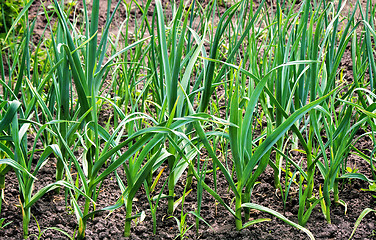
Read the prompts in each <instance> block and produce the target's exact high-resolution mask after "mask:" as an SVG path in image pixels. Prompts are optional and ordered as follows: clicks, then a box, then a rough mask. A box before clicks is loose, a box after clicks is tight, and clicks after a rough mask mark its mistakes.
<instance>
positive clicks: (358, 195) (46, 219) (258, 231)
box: [0, 1, 376, 239]
mask: <svg viewBox="0 0 376 240" xmlns="http://www.w3.org/2000/svg"><path fill="white" fill-rule="evenodd" d="M35 4H39V3H38V1H36V2H35ZM37 8H38V6H37V5H34V6H33V8H32V9H31V12H32V11H34V13H36V11H37ZM101 11H103V12H102V13H101V14H102V15H103V16H105V13H106V12H105V11H106V7H104V8H101ZM121 11H122V10H120V12H121ZM136 14H139V13H136ZM38 18H39V17H38ZM100 19H102V20H101V21H100V22H102V24H104V22H103V18H100ZM119 21H121V20H120V19H119ZM38 24H39V25H37V27H36V31H38V30H41V29H43V28H44V26H45V21H44V20H43V19H40V21H39V20H38ZM39 34H40V33H39ZM38 37H39V38H40V35H39V36H38V33H37V34H36V36H35V38H36V39H35V41H38V39H39V38H38ZM350 65H351V54H350V53H349V51H348V52H347V53H346V54H345V55H344V59H343V65H342V67H344V68H345V69H346V71H347V74H348V75H347V77H348V78H349V80H351V78H352V69H351V67H350ZM109 115H110V114H107V116H109ZM357 147H359V148H360V149H373V148H374V146H373V143H372V140H371V139H369V138H362V139H360V141H359V142H358V146H357ZM348 161H349V164H350V165H351V166H354V165H355V166H356V167H357V168H358V169H359V172H362V173H364V174H369V165H367V163H364V162H363V161H362V160H361V159H360V158H357V157H356V156H353V155H350V157H349V160H348ZM55 168H56V167H55V164H54V162H53V160H50V162H49V164H46V165H45V166H44V167H43V168H42V169H41V170H40V172H39V175H38V176H37V177H38V180H37V181H36V183H35V185H36V190H38V189H40V188H42V187H43V186H46V185H47V184H49V183H52V182H53V181H54V177H55ZM119 174H120V176H122V173H121V170H119ZM218 174H219V176H218V185H217V186H218V194H219V195H220V196H221V197H222V198H223V199H224V200H225V202H226V203H227V204H231V202H232V200H233V197H234V196H233V194H232V193H231V192H229V189H228V184H227V183H226V181H225V178H224V177H223V175H222V174H221V173H220V172H218ZM318 175H319V173H318ZM111 176H112V177H111V178H107V179H106V180H105V182H104V184H103V188H102V192H101V194H100V196H99V199H98V201H97V204H98V205H97V207H98V208H101V207H105V206H109V205H113V204H115V202H116V200H117V199H118V197H119V196H120V194H121V193H120V191H119V187H118V184H117V182H116V180H115V178H114V176H113V175H111ZM166 178H167V173H165V174H164V175H163V177H162V179H161V180H160V182H159V184H158V186H157V191H160V190H161V186H162V185H163V182H164V181H165V180H166ZM182 179H185V178H184V177H183V178H182ZM259 181H260V183H259V184H257V185H256V187H255V189H254V191H253V194H252V202H254V203H257V204H260V205H262V206H265V207H268V208H271V209H273V210H275V211H277V212H279V213H282V214H284V215H285V216H286V217H287V218H289V219H290V220H292V221H294V222H297V217H296V216H297V212H298V197H297V194H296V191H295V193H294V192H293V190H291V191H292V192H291V193H290V198H289V200H288V203H287V205H286V208H285V209H283V204H282V200H281V199H280V197H279V194H276V192H275V187H274V184H273V171H272V169H271V168H269V167H268V168H267V170H266V171H265V172H264V173H263V174H262V175H261V177H260V178H259ZM17 182H18V181H17V178H16V176H15V174H14V172H9V173H8V174H7V176H6V189H5V201H4V202H3V206H2V211H1V215H0V218H5V223H7V222H12V223H11V224H9V225H8V226H7V227H5V229H0V239H22V215H21V209H20V208H18V207H17V206H16V205H18V204H19V200H18V199H19V192H18V183H17ZM205 182H206V183H207V184H208V185H209V186H211V187H214V183H213V180H212V175H207V177H206V179H205ZM196 187H197V183H196V182H195V181H194V183H193V185H192V188H193V191H192V192H191V193H190V194H189V195H188V196H187V198H186V199H185V204H184V210H183V211H184V213H187V212H189V211H193V210H195V208H196V205H197V200H196V196H197V195H196V194H197V192H196ZM183 188H184V183H183V182H180V183H179V184H178V186H177V187H176V194H177V197H180V196H181V195H182V193H183ZM365 188H368V185H367V184H366V183H364V182H362V181H359V180H352V181H350V182H349V181H345V182H343V183H341V184H340V198H341V199H342V200H344V201H345V202H346V203H347V205H348V211H347V213H346V214H345V213H344V208H343V207H342V206H333V207H332V212H331V218H332V224H327V223H326V221H325V219H324V216H323V214H322V213H321V209H320V205H317V206H316V208H315V209H314V210H313V213H312V215H311V217H310V220H309V221H308V223H307V226H306V227H307V228H308V229H309V230H310V231H311V232H312V233H313V235H314V236H315V237H316V238H317V239H348V238H349V237H350V235H351V232H352V230H353V227H354V224H355V221H356V219H357V218H358V217H359V215H360V213H361V212H362V211H363V210H364V209H365V208H373V209H375V208H376V199H374V198H373V197H372V193H370V192H366V191H362V190H361V189H365ZM136 199H137V201H136V202H135V206H136V207H134V213H136V210H137V212H141V211H145V213H146V217H145V219H144V221H143V222H140V223H138V224H137V225H136V224H133V225H132V230H131V231H132V234H131V239H174V238H175V237H176V236H177V235H178V234H179V231H178V228H177V224H176V221H175V219H173V218H168V216H167V215H166V212H167V204H166V203H167V202H166V201H165V200H162V201H161V202H160V204H159V206H158V211H157V233H156V234H155V235H154V234H153V228H152V224H153V222H152V219H151V213H150V207H149V203H148V201H147V198H146V194H145V190H144V189H143V188H141V189H140V191H139V192H138V194H137V195H136ZM68 205H69V204H68ZM232 206H233V204H232ZM180 210H181V206H179V207H178V209H177V211H176V212H175V214H174V216H176V217H177V218H178V219H180ZM32 214H33V216H34V217H35V219H36V220H37V221H38V224H39V226H40V228H41V231H45V232H44V233H43V235H42V239H67V237H66V236H65V235H64V234H62V233H60V232H59V231H56V230H48V229H47V228H49V227H56V228H59V229H62V230H63V231H65V232H67V233H68V234H69V235H70V236H72V235H73V234H74V231H75V230H77V221H76V218H75V216H74V214H73V212H72V211H71V209H68V208H66V204H65V196H64V191H62V192H61V193H60V194H56V193H55V192H50V193H48V194H46V195H45V196H44V197H42V198H41V199H40V200H39V201H37V202H36V203H35V204H34V206H33V207H32ZM201 216H202V217H203V218H204V219H205V221H207V222H208V223H209V224H210V226H211V227H212V229H211V228H209V227H208V226H207V225H206V224H204V223H203V222H201V224H200V227H199V233H198V235H197V234H196V233H195V226H193V227H192V228H191V229H190V230H189V231H188V232H187V233H186V235H185V236H186V237H187V238H189V239H307V236H306V235H305V234H304V233H303V232H301V231H299V230H297V229H295V228H293V227H291V226H289V225H287V224H286V223H284V222H282V221H281V220H278V219H276V218H275V217H273V216H270V215H268V214H264V213H261V212H257V211H254V212H252V215H251V217H252V218H253V219H257V218H265V217H267V218H271V221H269V222H263V223H259V224H256V225H253V226H251V227H248V228H246V229H244V230H242V231H237V230H236V229H235V221H234V217H233V216H232V215H231V214H229V212H228V211H227V210H226V209H225V208H224V207H222V206H221V205H220V204H218V203H216V201H215V200H214V198H213V197H211V196H210V195H209V194H208V193H206V192H204V194H203V199H202V211H201ZM124 221H125V208H124V207H122V208H119V209H117V210H115V211H114V212H112V213H108V212H105V213H103V214H99V215H98V216H96V217H95V218H94V219H93V220H89V222H88V225H87V231H86V234H87V239H124V238H123V230H124ZM187 221H188V222H187V224H188V226H191V225H193V224H194V223H195V219H194V217H193V216H191V215H188V216H187ZM375 224H376V214H373V213H371V214H368V215H367V216H366V217H365V218H364V219H363V221H362V222H361V224H360V225H359V227H358V229H357V231H356V234H355V235H354V238H353V239H376V226H375ZM29 229H30V230H29V231H30V234H36V235H38V233H39V230H38V227H37V223H36V221H35V220H34V219H32V220H31V223H30V227H29ZM30 239H37V238H36V237H34V236H31V237H30Z"/></svg>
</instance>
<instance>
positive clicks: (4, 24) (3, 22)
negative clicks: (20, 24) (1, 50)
mask: <svg viewBox="0 0 376 240" xmlns="http://www.w3.org/2000/svg"><path fill="white" fill-rule="evenodd" d="M22 7H23V1H22V0H5V1H1V3H0V39H3V38H5V35H6V33H7V31H8V30H9V28H10V27H11V26H12V24H13V20H14V19H15V18H16V17H17V16H18V14H19V13H20V11H21V8H22Z"/></svg>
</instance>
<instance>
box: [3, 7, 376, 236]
mask: <svg viewBox="0 0 376 240" xmlns="http://www.w3.org/2000/svg"><path fill="white" fill-rule="evenodd" d="M153 2H154V1H153V0H148V1H123V0H119V1H118V2H116V3H112V1H111V0H108V1H107V4H108V10H107V11H106V12H105V16H106V17H105V18H106V21H105V25H104V26H101V25H100V21H99V17H98V16H99V14H100V13H101V11H100V8H101V4H100V1H99V0H93V1H92V2H91V3H90V6H91V9H89V8H88V5H87V2H86V1H83V8H82V9H77V8H78V6H79V4H77V5H75V4H72V5H70V7H69V8H68V10H66V11H65V10H64V1H58V0H54V1H53V4H52V6H50V7H48V8H47V7H41V8H40V9H41V11H42V12H41V13H40V15H41V16H44V17H45V18H46V21H45V23H46V25H45V26H43V27H44V32H43V34H42V36H40V40H39V41H38V42H34V41H33V39H34V38H33V34H34V28H35V27H36V26H35V24H36V21H35V19H28V17H27V16H28V11H29V8H30V7H31V6H32V3H33V0H31V1H29V2H28V3H27V4H26V6H25V7H24V8H23V9H22V10H21V11H20V12H19V15H18V17H17V18H16V19H17V21H18V22H15V23H13V26H16V25H17V24H20V25H21V27H22V29H23V31H24V32H22V33H20V32H18V31H15V29H13V30H12V31H10V33H9V35H7V36H9V37H8V38H6V39H5V40H4V41H5V44H6V45H5V47H4V48H2V49H1V51H2V52H1V54H2V57H1V58H0V87H1V88H2V89H1V93H2V95H1V96H0V100H1V101H0V157H1V159H0V191H1V192H2V193H3V192H4V189H5V188H6V187H7V184H6V177H7V174H8V172H9V171H14V172H15V174H16V177H17V182H18V186H19V189H18V190H19V195H20V198H19V202H20V205H19V208H20V214H22V220H23V222H22V227H23V235H24V238H28V237H29V236H30V235H31V234H30V232H29V224H30V222H31V221H32V218H31V216H32V206H33V205H34V204H35V203H36V202H37V201H39V199H40V198H41V197H43V196H44V195H45V194H46V193H47V192H51V191H55V193H56V194H59V193H61V192H62V191H64V194H65V200H66V201H65V203H66V207H67V209H70V211H71V212H73V214H74V215H75V217H76V220H77V228H76V229H74V230H72V232H71V233H70V234H68V233H64V234H66V235H70V236H69V237H70V238H77V239H85V237H86V228H87V227H88V222H89V221H90V220H91V219H93V218H95V217H96V216H97V215H98V214H99V213H100V212H105V211H114V210H116V209H119V208H124V209H125V221H124V236H125V237H129V236H131V231H132V226H134V223H135V222H136V223H137V221H142V219H144V218H145V214H146V212H147V213H148V214H150V215H151V219H152V221H153V226H152V228H153V232H154V234H156V233H157V221H158V219H157V211H158V210H159V209H160V206H159V205H160V204H163V201H161V199H165V200H166V205H167V215H168V216H169V217H170V218H173V219H175V220H176V223H177V228H178V233H177V237H180V238H181V239H183V238H184V236H185V234H186V233H187V232H188V231H189V230H190V229H192V228H194V227H195V230H196V232H197V233H199V231H200V227H199V226H200V224H207V225H210V223H208V222H206V220H205V216H204V215H203V214H202V211H201V208H202V201H203V199H204V198H203V195H204V193H205V192H206V193H208V194H210V195H211V197H212V199H213V200H214V201H215V203H216V204H221V205H222V206H223V207H224V209H225V210H226V211H228V212H229V214H231V215H232V216H233V217H234V220H235V226H234V227H236V229H237V230H239V231H240V230H242V229H244V228H247V227H249V226H251V225H254V224H261V223H262V222H265V221H270V220H271V219H270V218H259V219H253V218H252V216H251V213H252V210H257V211H262V212H265V213H268V214H270V215H272V216H274V217H276V218H278V219H280V220H281V221H283V222H285V223H286V224H289V225H291V226H293V227H295V228H297V229H299V230H301V231H303V232H304V233H305V234H307V236H308V237H309V238H310V239H314V238H315V236H314V235H313V234H312V232H311V231H310V230H309V229H308V228H307V227H306V226H307V223H308V222H309V221H310V216H311V214H312V213H313V212H315V211H316V212H321V213H322V214H323V216H324V218H325V220H326V221H327V222H328V224H330V223H332V219H331V214H332V212H333V209H334V208H337V207H339V206H343V208H342V209H344V214H345V213H346V210H347V208H348V207H349V206H348V203H347V202H345V201H343V200H342V199H341V191H340V189H341V186H342V184H351V182H354V181H363V182H365V183H366V184H369V189H364V192H366V191H370V192H374V191H375V181H376V167H375V166H376V158H375V157H376V154H375V153H376V147H375V146H376V61H375V58H374V56H375V54H376V49H375V48H374V42H375V39H376V31H375V24H376V22H375V21H376V18H375V16H376V5H375V4H374V3H373V2H372V1H371V0H368V1H367V3H364V1H359V0H358V1H356V4H355V5H354V6H353V8H351V9H350V11H348V12H345V9H348V8H345V7H346V6H348V5H347V4H349V3H348V2H347V1H346V0H339V1H328V0H314V1H310V0H303V1H297V0H290V1H279V0H277V1H272V2H273V3H274V2H275V4H274V5H272V6H271V5H268V2H269V1H266V0H263V1H261V3H259V4H257V6H254V4H255V3H254V1H252V0H241V1H237V2H236V3H235V2H234V3H232V1H225V2H226V4H222V2H223V1H205V2H206V5H202V4H201V2H202V1H196V0H191V1H179V3H177V2H176V1H171V3H170V4H163V3H162V1H161V0H156V1H155V4H153ZM120 7H124V8H125V9H126V14H125V15H126V16H127V17H126V18H125V19H124V20H123V22H117V21H115V19H119V18H118V16H116V14H117V13H116V12H117V10H118V9H119V8H120ZM223 8H225V9H223ZM134 9H137V11H135V10H134ZM222 10H223V11H222ZM135 12H138V13H141V14H138V15H136V16H134V17H135V18H136V20H135V21H133V19H134V17H133V14H134V13H135ZM166 12H171V13H172V14H166ZM114 25H115V28H112V26H114ZM114 29H116V30H114ZM131 29H132V30H134V31H131ZM45 36H48V38H47V37H45ZM11 38H17V39H20V41H17V42H12V41H11V40H10V39H11ZM208 46H209V47H208ZM345 53H346V54H347V56H350V58H351V64H352V67H351V70H352V71H348V72H346V69H344V68H343V65H341V62H342V59H343V57H344V56H345ZM104 111H105V112H107V113H108V114H109V115H110V116H109V117H108V119H104V118H103V117H104V116H103V115H104V114H103V112H104ZM364 138H367V139H369V141H370V142H372V144H371V145H370V146H367V147H365V148H364V149H360V147H359V143H360V142H361V141H362V139H364ZM204 153H205V154H204ZM354 156H357V159H358V161H362V162H363V165H364V166H367V167H365V169H358V168H356V166H359V165H356V164H355V163H353V164H351V161H353V157H354ZM46 166H50V167H55V166H56V172H55V173H54V174H55V178H54V181H53V182H51V183H50V184H48V185H46V186H43V187H42V188H37V189H39V190H38V191H36V190H35V188H34V186H35V185H37V184H38V181H39V179H38V177H39V176H40V170H41V169H43V167H46ZM267 169H271V171H273V174H274V175H273V176H274V186H275V189H276V192H278V193H279V195H280V204H281V206H282V207H284V208H286V207H287V205H288V204H292V202H296V204H297V205H298V206H297V209H298V212H297V214H296V216H295V219H296V220H297V221H296V222H294V221H292V220H291V219H288V218H287V217H286V216H284V215H283V214H282V213H280V212H276V211H275V210H273V209H270V208H267V207H265V206H261V205H259V204H257V203H255V202H254V198H253V190H254V189H255V186H256V185H257V183H258V182H259V181H262V176H263V173H265V171H266V170H267ZM120 173H121V174H120ZM163 175H165V176H167V177H166V178H167V179H165V180H164V181H163V180H162V179H163V177H162V176H163ZM220 176H221V177H222V178H223V179H221V180H222V181H221V182H226V183H227V185H226V186H218V182H219V177H220ZM209 177H210V178H212V183H210V184H207V183H208V181H206V179H207V178H209ZM106 179H112V180H113V181H116V184H117V186H118V191H119V192H120V193H121V196H119V198H118V199H117V201H116V202H108V203H107V204H108V205H107V206H101V208H99V207H98V205H97V199H99V198H100V197H101V194H103V193H102V190H103V184H104V180H106ZM350 180H351V181H350ZM193 182H195V183H197V184H192V183H193ZM180 183H184V192H183V193H177V192H176V191H175V190H176V186H177V185H178V184H180ZM220 187H225V188H227V189H228V191H229V192H230V196H232V201H230V203H229V201H226V199H225V197H226V198H227V196H221V192H220V191H218V189H219V188H220ZM140 189H142V190H143V191H144V192H145V194H146V197H147V200H148V203H149V209H138V208H135V206H134V204H135V203H134V202H135V198H136V197H137V194H140ZM292 191H295V192H294V194H292ZM189 194H196V196H195V198H196V199H197V202H196V204H195V209H194V210H192V211H189V212H185V211H186V210H185V207H184V203H185V199H186V197H187V196H188V195H189ZM370 198H372V195H370ZM2 199H3V198H2V197H1V198H0V207H1V200H2ZM292 199H295V201H291V200H292ZM178 207H181V210H182V211H181V214H180V216H177V215H176V214H175V212H176V209H177V208H178ZM147 210H150V211H147ZM0 213H1V208H0ZM374 213H375V210H374V209H372V208H366V209H364V211H363V212H362V214H361V215H360V216H359V219H358V220H357V221H356V222H355V223H354V224H355V225H354V226H355V227H354V232H355V230H356V228H357V226H358V225H359V224H360V222H361V220H362V218H364V217H365V216H366V215H367V214H374ZM188 214H190V215H192V216H193V217H194V220H195V221H194V222H190V220H189V218H187V216H188ZM110 217H111V215H110ZM36 221H38V219H36ZM2 224H4V225H3V226H4V227H5V226H6V227H13V226H14V225H12V223H10V222H9V223H8V222H7V223H5V222H4V220H3V219H0V227H1V225H2ZM150 227H151V226H150ZM38 228H39V225H38ZM47 229H53V230H57V231H61V229H57V228H55V226H49V227H48V228H47ZM44 231H45V230H43V231H42V230H41V229H40V228H39V234H38V236H37V237H38V238H41V237H42V236H43V233H44ZM33 234H35V233H33ZM276 237H277V238H278V236H276Z"/></svg>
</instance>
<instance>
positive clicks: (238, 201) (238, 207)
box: [235, 197, 243, 230]
mask: <svg viewBox="0 0 376 240" xmlns="http://www.w3.org/2000/svg"><path fill="white" fill-rule="evenodd" d="M241 206H242V199H241V197H237V198H235V225H236V229H237V230H240V229H242V227H243V223H242V207H241Z"/></svg>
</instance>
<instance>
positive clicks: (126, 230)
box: [124, 197, 132, 237]
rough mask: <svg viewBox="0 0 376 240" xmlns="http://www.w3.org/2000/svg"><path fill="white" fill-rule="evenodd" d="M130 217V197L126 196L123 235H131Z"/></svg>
mask: <svg viewBox="0 0 376 240" xmlns="http://www.w3.org/2000/svg"><path fill="white" fill-rule="evenodd" d="M131 217H132V198H130V197H128V198H127V208H126V216H125V227H124V237H129V236H130V235H131V221H132V220H131Z"/></svg>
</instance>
